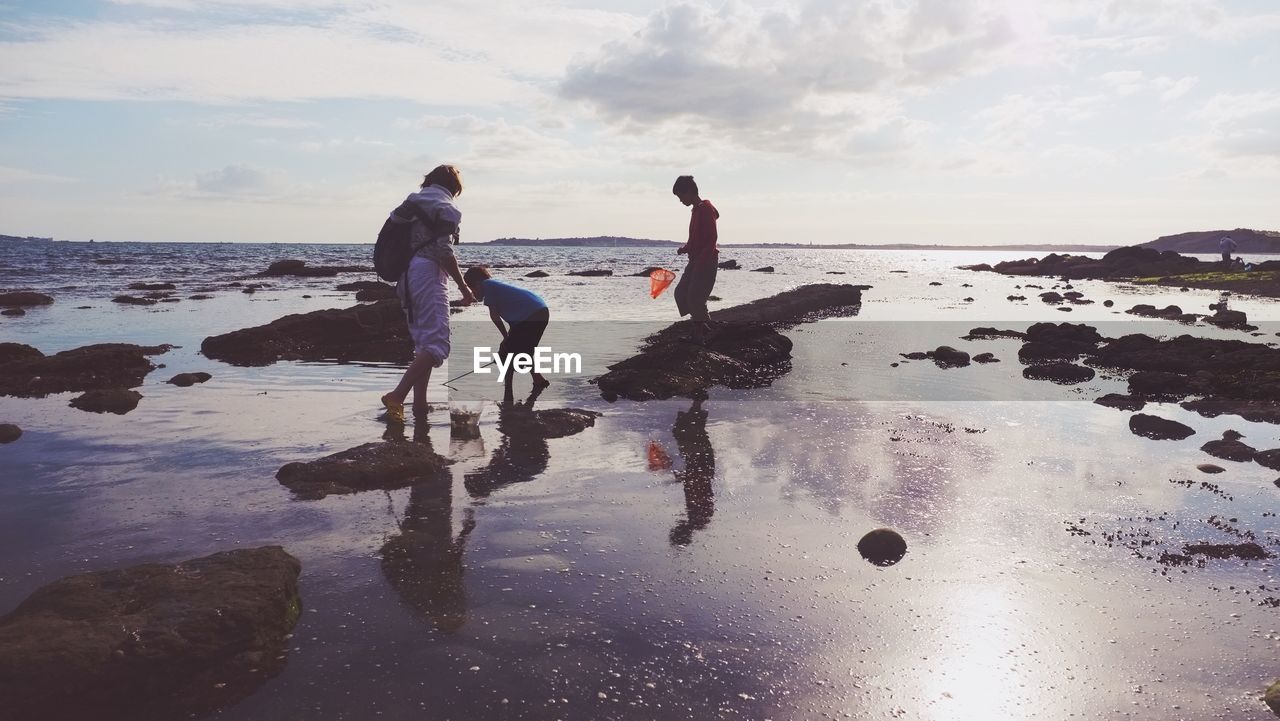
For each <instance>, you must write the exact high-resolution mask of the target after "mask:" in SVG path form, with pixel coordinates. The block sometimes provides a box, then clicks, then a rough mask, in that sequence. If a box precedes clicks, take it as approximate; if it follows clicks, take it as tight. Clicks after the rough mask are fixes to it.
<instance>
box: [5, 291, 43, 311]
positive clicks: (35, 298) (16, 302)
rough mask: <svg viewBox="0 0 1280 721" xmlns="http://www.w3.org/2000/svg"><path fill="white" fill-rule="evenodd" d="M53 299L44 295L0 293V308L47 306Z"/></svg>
mask: <svg viewBox="0 0 1280 721" xmlns="http://www.w3.org/2000/svg"><path fill="white" fill-rule="evenodd" d="M52 302H53V298H52V297H50V296H47V295H45V294H44V293H35V292H32V291H17V292H14V293H0V308H29V307H31V306H35V305H49V304H50V303H52Z"/></svg>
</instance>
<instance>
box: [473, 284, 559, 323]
mask: <svg viewBox="0 0 1280 721" xmlns="http://www.w3.org/2000/svg"><path fill="white" fill-rule="evenodd" d="M484 304H485V305H487V306H489V307H490V308H496V309H497V310H498V315H499V316H501V317H502V319H503V320H505V321H506V322H508V323H519V322H520V321H522V320H524V319H526V318H528V317H529V316H531V315H533V314H534V313H536V312H538V311H540V310H542V309H543V308H546V307H547V302H546V301H545V300H543V299H542V296H540V295H538V294H537V293H534V292H533V291H531V290H525V289H524V288H519V287H516V286H514V285H508V284H506V283H503V282H502V281H500V280H494V279H493V278H489V279H488V280H486V281H485V282H484Z"/></svg>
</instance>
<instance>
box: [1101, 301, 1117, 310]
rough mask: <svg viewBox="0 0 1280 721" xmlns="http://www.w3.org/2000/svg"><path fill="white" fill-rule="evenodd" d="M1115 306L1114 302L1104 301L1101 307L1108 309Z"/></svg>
mask: <svg viewBox="0 0 1280 721" xmlns="http://www.w3.org/2000/svg"><path fill="white" fill-rule="evenodd" d="M1115 304H1116V302H1115V301H1114V300H1104V301H1102V305H1103V307H1105V308H1110V307H1111V306H1113V305H1115Z"/></svg>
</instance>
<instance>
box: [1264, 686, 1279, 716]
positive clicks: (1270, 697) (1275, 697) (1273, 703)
mask: <svg viewBox="0 0 1280 721" xmlns="http://www.w3.org/2000/svg"><path fill="white" fill-rule="evenodd" d="M1262 701H1263V703H1265V704H1266V705H1267V708H1269V709H1271V712H1272V713H1274V714H1275V715H1277V716H1280V681H1276V682H1275V683H1273V684H1271V685H1270V686H1269V687H1267V691H1266V693H1264V694H1263V695H1262Z"/></svg>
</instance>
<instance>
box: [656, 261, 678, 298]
mask: <svg viewBox="0 0 1280 721" xmlns="http://www.w3.org/2000/svg"><path fill="white" fill-rule="evenodd" d="M675 279H676V274H675V273H672V272H671V271H669V270H667V269H666V268H654V269H653V272H652V273H650V274H649V297H651V298H657V297H658V296H660V295H662V291H664V290H666V289H667V286H669V285H671V281H673V280H675Z"/></svg>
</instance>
